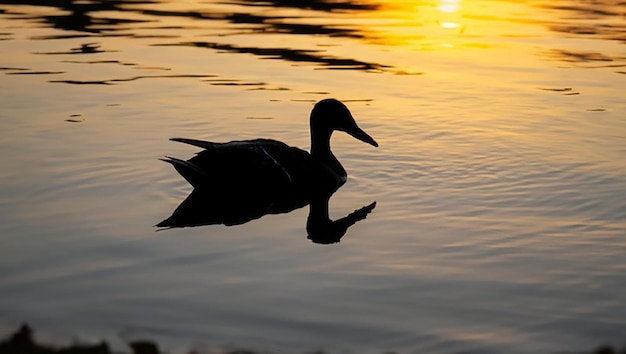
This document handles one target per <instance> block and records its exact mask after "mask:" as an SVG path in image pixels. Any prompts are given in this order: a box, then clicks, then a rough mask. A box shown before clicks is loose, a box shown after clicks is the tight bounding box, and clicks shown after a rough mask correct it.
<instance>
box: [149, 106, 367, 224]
mask: <svg viewBox="0 0 626 354" xmlns="http://www.w3.org/2000/svg"><path fill="white" fill-rule="evenodd" d="M310 129H311V153H308V152H306V151H304V150H301V149H299V148H296V147H290V146H288V145H286V144H285V143H282V142H280V141H276V140H270V139H254V140H245V141H231V142H228V143H213V142H207V141H201V140H194V139H184V138H173V139H171V140H173V141H178V142H182V143H187V144H190V145H194V146H197V147H201V148H203V149H204V150H202V151H200V152H199V153H197V154H196V156H194V157H192V158H191V159H189V160H186V161H185V160H181V159H177V158H174V157H166V158H164V159H162V160H163V161H165V162H168V163H170V164H172V165H173V166H174V168H175V169H176V170H177V171H178V172H179V173H180V174H181V175H182V176H183V177H184V178H185V179H186V180H187V181H188V182H189V183H190V184H191V185H192V186H193V187H194V191H193V192H192V194H190V195H189V197H188V198H187V199H186V200H185V201H183V203H181V205H180V206H179V207H178V208H177V210H176V211H174V213H173V214H172V216H171V217H169V218H168V219H166V220H164V221H162V222H161V223H159V224H158V225H157V226H159V227H185V226H199V225H209V224H225V225H236V224H242V223H245V222H248V221H250V220H253V219H257V218H259V217H262V216H263V215H266V214H279V213H286V212H289V211H292V210H294V209H297V208H300V207H303V206H305V205H307V204H311V203H312V201H313V200H314V199H318V198H319V196H327V197H326V201H325V203H326V204H328V198H330V196H331V195H332V193H334V191H336V190H337V189H338V188H339V187H340V186H341V185H343V184H344V183H345V181H346V179H347V173H346V170H345V169H344V168H343V166H341V164H340V163H339V161H338V160H337V158H336V157H335V155H333V153H332V152H331V150H330V138H331V135H332V133H333V132H334V131H335V130H340V131H344V132H346V133H348V134H350V135H352V136H353V137H355V138H357V139H359V140H361V141H363V142H366V143H368V144H371V145H373V146H378V143H377V142H376V141H375V140H374V139H373V138H372V137H371V136H369V135H368V134H367V133H366V132H364V131H363V130H362V129H361V128H359V127H358V125H357V124H356V122H355V121H354V118H353V117H352V114H351V113H350V111H349V110H348V108H347V107H346V106H345V105H344V104H343V103H341V102H339V101H338V100H335V99H325V100H322V101H320V102H318V103H317V104H315V106H314V107H313V110H312V112H311V117H310ZM316 204H319V203H316ZM327 208H328V207H327V206H326V209H327ZM370 211H371V210H370ZM315 214H316V215H317V214H320V215H322V214H323V213H315ZM326 214H327V212H326ZM366 214H367V213H365V214H364V215H366ZM363 218H364V216H363ZM315 219H320V220H321V219H322V217H319V218H317V217H316V218H315ZM344 233H345V231H344Z"/></svg>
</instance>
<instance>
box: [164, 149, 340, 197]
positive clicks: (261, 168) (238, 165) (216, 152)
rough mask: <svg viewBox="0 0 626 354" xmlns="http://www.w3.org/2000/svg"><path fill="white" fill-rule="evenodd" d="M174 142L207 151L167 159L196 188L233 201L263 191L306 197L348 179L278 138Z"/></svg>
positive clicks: (264, 192) (336, 185) (335, 186)
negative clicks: (216, 193)
mask: <svg viewBox="0 0 626 354" xmlns="http://www.w3.org/2000/svg"><path fill="white" fill-rule="evenodd" d="M171 140H173V141H177V142H182V143H186V144H190V145H194V146H198V147H201V148H203V150H202V151H200V152H199V153H198V154H196V155H195V156H194V157H192V158H190V159H189V160H186V161H184V160H179V159H176V158H172V157H167V158H166V159H164V160H165V161H167V162H169V163H171V164H172V165H173V166H174V168H175V169H176V170H177V171H178V172H179V173H180V174H181V175H182V176H183V177H184V178H185V179H186V180H187V181H188V182H189V183H190V184H191V185H192V186H193V187H194V188H196V189H202V190H215V191H216V192H219V193H222V192H225V191H229V193H230V194H231V196H232V197H237V196H239V195H241V196H249V195H251V194H259V193H260V194H267V195H275V196H281V195H290V196H299V195H302V197H306V196H307V195H308V194H309V192H312V191H315V190H319V189H334V188H338V187H339V186H341V185H342V184H343V183H344V182H345V180H346V175H345V171H343V172H344V174H342V173H339V174H338V173H336V172H335V171H333V170H331V169H330V168H329V167H328V166H327V165H325V164H324V163H323V162H321V161H319V160H318V159H316V158H315V157H314V156H312V155H311V154H309V153H308V152H307V151H304V150H302V149H299V148H296V147H291V146H288V145H287V144H285V143H283V142H280V141H277V140H272V139H253V140H244V141H231V142H227V143H215V142H208V141H202V140H193V139H185V138H173V139H171Z"/></svg>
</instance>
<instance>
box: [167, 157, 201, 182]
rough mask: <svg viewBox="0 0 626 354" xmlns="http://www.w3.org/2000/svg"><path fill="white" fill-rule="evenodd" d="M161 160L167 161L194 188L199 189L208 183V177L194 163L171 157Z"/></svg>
mask: <svg viewBox="0 0 626 354" xmlns="http://www.w3.org/2000/svg"><path fill="white" fill-rule="evenodd" d="M159 160H161V161H165V162H167V163H169V164H171V165H172V166H174V168H175V169H176V171H178V173H180V175H181V176H183V178H185V180H187V182H189V184H191V185H192V186H193V187H194V188H195V187H199V186H201V185H202V184H205V183H206V180H207V178H208V175H207V174H206V172H204V171H203V170H202V169H200V168H199V167H198V166H196V165H194V164H193V163H191V162H189V161H185V160H181V159H177V158H175V157H171V156H165V157H164V158H160V159H159Z"/></svg>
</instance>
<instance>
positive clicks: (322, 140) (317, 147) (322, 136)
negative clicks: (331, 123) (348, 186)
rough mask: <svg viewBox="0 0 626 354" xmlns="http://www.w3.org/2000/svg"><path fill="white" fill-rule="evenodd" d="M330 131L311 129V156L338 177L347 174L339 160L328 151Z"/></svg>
mask: <svg viewBox="0 0 626 354" xmlns="http://www.w3.org/2000/svg"><path fill="white" fill-rule="evenodd" d="M331 135H332V131H319V130H314V129H311V157H313V159H315V160H317V161H319V162H320V163H321V164H323V165H324V166H326V167H327V168H328V169H330V170H331V171H332V172H333V173H334V174H335V175H336V176H337V177H339V178H340V179H345V178H346V176H347V175H348V174H347V173H346V170H345V169H344V168H343V166H341V164H340V163H339V160H337V158H336V157H335V155H333V153H332V152H331V151H330V136H331Z"/></svg>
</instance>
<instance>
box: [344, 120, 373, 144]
mask: <svg viewBox="0 0 626 354" xmlns="http://www.w3.org/2000/svg"><path fill="white" fill-rule="evenodd" d="M346 133H348V134H350V135H352V136H353V137H355V138H357V139H359V140H361V141H362V142H364V143H368V144H370V145H372V146H375V147H378V143H377V142H376V140H374V138H372V137H371V136H369V134H367V133H366V132H365V131H363V129H361V128H359V127H358V126H356V125H355V126H354V127H352V129H349V130H346Z"/></svg>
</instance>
